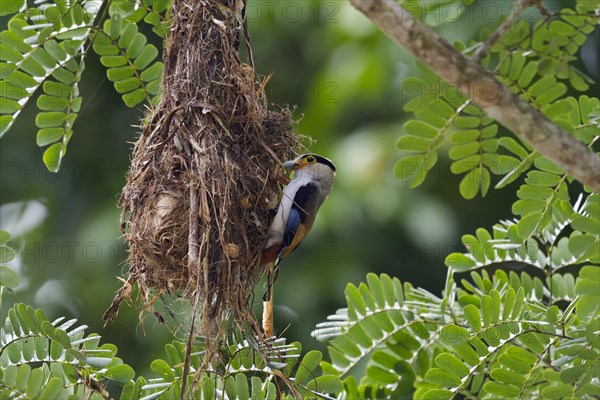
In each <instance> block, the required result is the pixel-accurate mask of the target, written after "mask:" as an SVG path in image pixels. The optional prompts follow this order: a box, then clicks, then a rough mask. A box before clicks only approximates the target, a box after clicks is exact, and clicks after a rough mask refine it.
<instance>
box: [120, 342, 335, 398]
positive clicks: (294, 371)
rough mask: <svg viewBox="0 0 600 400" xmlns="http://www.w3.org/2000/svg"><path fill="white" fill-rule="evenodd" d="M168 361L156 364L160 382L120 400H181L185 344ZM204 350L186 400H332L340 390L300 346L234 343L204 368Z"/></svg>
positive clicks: (134, 388)
mask: <svg viewBox="0 0 600 400" xmlns="http://www.w3.org/2000/svg"><path fill="white" fill-rule="evenodd" d="M165 350H166V355H167V357H166V359H157V360H155V361H153V362H152V364H151V369H152V371H154V372H155V373H156V374H157V375H158V376H159V377H158V378H152V379H145V378H138V379H137V380H136V381H130V382H128V383H127V384H126V385H125V386H124V388H123V392H122V394H121V397H120V398H121V400H129V399H138V398H144V399H153V398H159V397H161V398H169V399H171V398H180V396H181V390H182V383H183V378H182V377H183V366H184V361H185V359H186V354H187V349H186V346H185V345H184V344H183V343H181V342H173V343H172V344H168V345H167V346H166V347H165ZM202 350H203V346H202V345H201V344H199V345H196V346H194V348H193V349H191V352H190V353H189V354H190V357H189V358H190V371H189V373H188V375H187V376H186V384H187V386H186V396H185V398H196V399H207V398H214V399H218V398H228V399H244V400H246V399H260V400H262V399H264V400H274V399H279V398H280V399H289V400H291V399H296V398H321V399H331V398H333V397H331V396H330V395H329V393H338V392H339V391H340V390H341V382H340V380H339V378H338V377H337V376H335V375H332V374H322V373H320V372H319V371H318V369H319V363H320V362H321V358H322V354H321V353H320V352H319V351H314V350H313V351H309V352H308V353H306V354H305V355H304V357H301V354H300V353H301V346H300V344H299V343H292V344H289V345H286V344H285V341H284V340H279V341H277V342H275V343H273V344H272V346H270V347H269V348H261V347H260V346H259V345H258V344H257V343H250V342H249V341H247V340H243V341H241V342H240V341H239V340H238V339H235V338H234V339H232V341H231V343H230V345H229V347H228V348H227V349H224V352H223V356H224V362H223V363H219V364H218V365H211V366H210V367H209V368H206V367H204V368H202V367H201V364H202V355H203V351H202Z"/></svg>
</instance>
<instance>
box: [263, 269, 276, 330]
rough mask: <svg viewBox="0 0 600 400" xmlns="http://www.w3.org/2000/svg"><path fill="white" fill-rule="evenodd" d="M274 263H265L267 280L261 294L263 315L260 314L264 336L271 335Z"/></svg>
mask: <svg viewBox="0 0 600 400" xmlns="http://www.w3.org/2000/svg"><path fill="white" fill-rule="evenodd" d="M274 268H275V264H274V263H273V262H270V263H269V264H268V265H267V282H266V285H267V287H266V290H265V293H264V295H263V315H262V326H263V331H264V332H265V336H266V337H268V338H269V337H271V336H273V281H274V275H273V272H274V271H273V269H274Z"/></svg>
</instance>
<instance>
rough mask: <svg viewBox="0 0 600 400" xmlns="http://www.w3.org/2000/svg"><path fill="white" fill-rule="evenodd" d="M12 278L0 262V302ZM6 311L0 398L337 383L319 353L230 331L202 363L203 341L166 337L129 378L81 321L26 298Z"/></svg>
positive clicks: (311, 394)
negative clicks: (157, 353)
mask: <svg viewBox="0 0 600 400" xmlns="http://www.w3.org/2000/svg"><path fill="white" fill-rule="evenodd" d="M9 239H10V235H9V234H8V233H7V232H5V231H2V230H0V262H9V261H11V260H12V259H13V258H14V256H15V252H14V251H13V250H12V247H11V246H9V245H8V240H9ZM18 283H19V278H18V276H17V275H16V274H15V273H14V271H12V269H10V268H9V267H7V266H0V305H1V300H2V297H1V295H2V293H3V291H4V290H12V289H14V288H16V287H17V286H18ZM7 314H8V315H7V317H6V320H5V321H4V323H3V325H1V326H0V398H2V399H12V398H27V399H49V398H56V399H63V398H70V399H71V398H73V399H108V398H110V397H111V394H110V393H108V391H107V390H106V389H105V387H106V384H107V383H108V382H115V383H116V384H117V385H120V386H122V390H121V392H120V395H119V398H120V399H122V400H131V399H145V400H149V399H158V398H163V399H174V398H177V399H178V398H181V391H182V390H183V389H182V385H183V381H184V380H185V383H186V387H185V396H184V398H194V399H219V398H228V399H240V400H246V399H252V400H275V399H284V400H292V399H300V398H307V399H308V398H311V399H317V398H318V399H333V398H334V397H333V396H335V395H337V394H338V393H339V392H340V391H341V390H342V383H341V381H340V379H339V378H338V376H337V375H336V374H331V373H327V372H324V371H322V370H321V368H320V366H319V365H320V363H321V360H322V357H323V356H322V354H321V352H319V351H315V350H313V351H309V352H307V353H306V354H304V356H302V354H301V353H302V346H301V345H300V343H292V344H286V343H285V339H278V340H275V341H273V342H269V343H264V342H259V341H257V340H256V339H254V338H252V337H250V338H244V337H243V336H242V335H241V334H239V332H238V333H237V334H232V336H231V338H230V340H229V342H228V343H227V344H226V346H224V347H223V348H222V349H221V353H220V355H219V357H216V358H214V359H213V361H212V363H211V364H209V365H207V364H204V361H205V360H204V350H205V347H204V345H203V341H202V340H197V341H196V342H195V343H194V345H193V346H192V347H190V348H189V349H188V346H187V343H184V342H181V341H173V342H172V343H171V344H168V345H167V346H165V353H166V357H165V358H164V359H156V360H154V361H153V362H152V363H151V365H150V368H151V370H152V371H153V373H154V374H155V376H154V377H137V378H136V377H135V371H134V370H133V369H132V368H131V367H130V366H128V365H126V364H124V363H123V361H122V360H121V359H120V358H118V357H117V356H116V353H117V348H116V346H114V345H112V344H106V343H105V344H102V345H101V344H100V336H98V335H97V334H93V333H92V334H88V335H86V333H85V331H86V329H87V326H85V325H80V326H77V325H76V322H77V321H76V320H74V319H70V320H68V319H66V318H65V317H60V318H58V319H56V320H54V321H52V322H51V321H50V320H48V318H47V317H46V315H45V313H44V312H43V311H42V310H41V309H37V310H34V309H33V308H32V307H31V306H28V305H25V304H16V305H14V306H13V307H12V308H11V309H9V310H8V313H7ZM186 360H189V361H187V362H186ZM186 364H187V367H186ZM184 374H185V375H184ZM184 376H185V378H184ZM112 386H113V389H114V386H115V385H112ZM115 391H116V389H115Z"/></svg>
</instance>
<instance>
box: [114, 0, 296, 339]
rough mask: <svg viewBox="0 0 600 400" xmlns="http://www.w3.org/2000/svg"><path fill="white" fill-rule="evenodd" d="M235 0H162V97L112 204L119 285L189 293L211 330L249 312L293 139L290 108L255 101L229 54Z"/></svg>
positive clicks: (256, 88) (235, 37)
mask: <svg viewBox="0 0 600 400" xmlns="http://www.w3.org/2000/svg"><path fill="white" fill-rule="evenodd" d="M244 5H245V4H244V3H243V1H241V0H228V1H220V2H215V1H191V0H174V1H173V3H172V7H173V21H172V26H171V34H170V36H169V38H168V40H167V44H166V48H165V50H164V53H163V61H164V65H165V67H164V78H163V83H162V98H161V101H160V103H159V105H158V106H157V107H156V109H154V110H152V111H151V113H150V115H148V117H147V119H146V121H147V122H146V124H145V126H144V127H143V130H142V132H141V135H140V137H139V139H138V141H137V143H136V144H135V148H134V152H133V158H132V161H131V167H130V170H129V172H128V176H127V183H126V185H125V187H124V189H123V192H122V195H121V198H120V203H119V205H120V207H121V210H122V214H121V217H122V229H123V233H124V235H125V238H126V240H127V243H128V246H129V260H128V261H129V267H130V270H129V276H128V279H127V282H128V283H129V284H133V283H136V282H137V284H138V286H139V287H140V289H141V293H147V292H148V289H153V290H159V291H160V290H162V291H165V292H167V293H173V292H180V293H182V294H183V296H184V297H185V298H187V299H190V300H191V301H192V302H193V300H194V299H195V297H196V296H198V298H199V299H200V301H199V306H198V307H199V312H200V317H201V320H202V322H203V324H204V327H205V332H212V333H213V334H214V332H216V330H218V327H219V324H220V322H221V321H222V320H223V319H225V318H227V317H232V318H233V319H234V320H236V321H237V322H249V319H250V318H251V313H250V312H249V311H248V310H249V307H250V305H249V299H250V298H251V294H252V292H253V289H254V286H255V285H256V284H257V282H258V280H259V279H260V277H261V275H262V274H263V273H264V271H262V270H260V268H259V266H258V264H259V263H258V259H259V257H260V253H261V250H262V246H263V245H264V241H265V238H266V234H267V231H268V227H269V224H270V220H269V219H270V209H271V208H273V207H274V206H276V205H277V197H278V195H279V193H280V187H279V184H278V182H277V181H278V180H277V177H276V174H277V171H278V164H279V162H280V161H282V160H286V159H289V158H291V157H292V155H293V153H294V152H295V151H296V150H297V149H298V147H299V143H298V139H297V137H296V136H295V135H294V134H293V133H292V131H291V118H290V113H289V112H287V111H283V112H270V111H268V110H267V109H266V104H267V101H266V99H265V97H264V93H263V91H262V87H261V86H260V85H258V84H257V82H256V79H255V73H254V69H253V68H252V66H251V64H252V62H251V60H250V62H249V64H245V63H242V62H241V61H240V54H239V46H240V43H244V41H242V40H241V39H240V35H242V34H244V32H243V30H244V27H243V25H244V24H243V9H244ZM121 292H123V290H122V291H120V292H119V294H117V297H116V298H115V302H117V304H115V303H113V306H111V309H113V310H116V308H118V303H119V302H120V301H122V300H123V299H124V296H121V295H120V294H121ZM115 312H116V311H113V313H112V315H108V316H107V318H111V317H112V316H114V313H115ZM211 324H212V326H211ZM213 328H214V329H213Z"/></svg>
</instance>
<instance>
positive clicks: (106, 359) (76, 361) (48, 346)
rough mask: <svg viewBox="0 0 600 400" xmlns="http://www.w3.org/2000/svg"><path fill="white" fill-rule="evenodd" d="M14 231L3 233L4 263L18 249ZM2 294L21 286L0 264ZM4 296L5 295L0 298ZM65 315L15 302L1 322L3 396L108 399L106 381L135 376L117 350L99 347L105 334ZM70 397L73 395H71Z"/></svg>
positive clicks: (1, 251) (0, 235) (0, 380)
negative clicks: (12, 235)
mask: <svg viewBox="0 0 600 400" xmlns="http://www.w3.org/2000/svg"><path fill="white" fill-rule="evenodd" d="M9 238H10V235H9V234H8V233H7V232H5V231H0V241H1V242H2V243H0V261H2V262H8V261H10V260H11V259H12V258H13V257H14V254H15V253H14V251H12V250H9V249H11V247H10V246H8V245H7V241H8V239H9ZM0 277H1V278H0V296H1V295H2V291H3V290H4V289H5V288H6V289H14V288H16V287H17V286H18V283H19V278H18V276H17V275H16V274H15V273H14V272H13V271H12V270H11V269H10V268H8V267H6V266H1V267H0ZM0 300H1V299H0ZM76 322H77V320H75V319H71V320H67V319H66V318H64V317H61V318H58V319H56V320H54V321H52V322H51V321H50V320H48V318H47V317H46V315H45V313H44V312H43V311H42V310H41V309H37V310H34V309H33V308H32V307H31V306H28V305H25V304H22V303H21V304H15V305H14V306H13V307H12V308H10V309H9V310H8V316H7V317H6V320H5V321H4V322H3V324H2V325H1V326H0V398H3V399H12V398H28V399H49V398H57V399H58V398H61V399H62V398H67V397H69V396H75V397H74V398H91V399H102V398H106V396H107V393H106V391H105V389H104V384H105V383H106V382H107V381H114V382H117V383H120V384H124V383H125V382H127V381H129V380H131V379H133V377H134V376H135V372H134V371H133V369H132V368H131V367H130V366H128V365H126V364H123V361H122V360H121V359H120V358H118V357H116V352H117V349H116V347H115V346H113V345H110V344H103V345H100V336H98V335H96V334H89V335H86V334H85V331H86V329H87V326H85V325H79V326H77V325H76ZM69 398H70V397H69Z"/></svg>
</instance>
